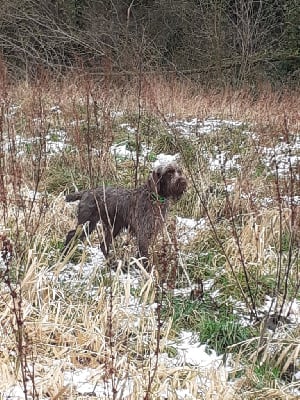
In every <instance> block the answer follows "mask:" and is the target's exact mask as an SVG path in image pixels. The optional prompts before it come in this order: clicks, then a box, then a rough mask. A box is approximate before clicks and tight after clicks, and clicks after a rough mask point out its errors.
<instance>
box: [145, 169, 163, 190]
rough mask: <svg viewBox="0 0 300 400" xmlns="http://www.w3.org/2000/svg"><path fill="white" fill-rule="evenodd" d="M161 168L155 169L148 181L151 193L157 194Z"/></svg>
mask: <svg viewBox="0 0 300 400" xmlns="http://www.w3.org/2000/svg"><path fill="white" fill-rule="evenodd" d="M161 175H162V172H161V168H159V167H158V168H155V169H154V170H153V171H152V172H151V174H150V175H149V179H148V186H149V189H150V191H151V192H153V193H158V192H159V190H160V179H161Z"/></svg>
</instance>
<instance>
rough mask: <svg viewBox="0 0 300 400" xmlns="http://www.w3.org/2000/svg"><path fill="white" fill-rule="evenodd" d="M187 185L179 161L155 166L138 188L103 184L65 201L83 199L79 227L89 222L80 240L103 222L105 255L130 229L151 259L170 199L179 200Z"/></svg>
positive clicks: (141, 252)
mask: <svg viewBox="0 0 300 400" xmlns="http://www.w3.org/2000/svg"><path fill="white" fill-rule="evenodd" d="M186 188H187V181H186V178H185V177H184V176H183V174H182V171H181V169H180V168H179V167H178V165H177V164H176V163H170V164H168V165H165V166H158V167H157V168H155V169H154V170H153V171H152V173H151V174H150V176H149V178H148V180H147V181H146V183H145V184H144V185H142V186H140V187H138V188H136V189H125V188H120V187H111V186H108V187H104V186H103V187H98V188H96V189H92V190H84V191H81V192H76V193H71V194H68V195H67V196H66V201H68V202H69V201H76V200H80V203H79V206H78V221H77V226H79V225H83V224H85V223H86V222H88V226H87V231H85V232H82V234H81V235H80V239H84V237H85V235H86V234H90V233H91V232H92V231H93V230H94V229H95V228H96V225H97V223H98V221H101V223H102V227H103V231H104V238H103V242H102V243H101V245H100V247H101V250H102V252H103V254H104V255H105V257H107V256H108V253H109V250H110V246H111V243H112V240H113V238H115V237H116V236H117V235H118V234H119V233H120V232H121V231H122V230H124V229H128V230H129V232H130V233H131V234H132V235H133V236H135V237H136V239H137V246H138V252H139V254H138V255H139V256H140V257H145V258H148V255H149V254H148V249H149V246H150V245H151V244H152V243H153V240H155V238H156V236H157V234H158V232H159V231H160V230H161V228H162V226H163V223H164V221H165V216H166V213H167V209H168V205H169V200H170V199H174V200H177V199H179V198H180V197H181V195H182V194H183V193H184V192H185V190H186ZM75 233H76V229H74V230H71V231H70V232H69V233H68V234H67V237H66V243H65V247H66V249H67V248H68V247H69V244H70V241H71V240H72V238H73V237H74V235H75Z"/></svg>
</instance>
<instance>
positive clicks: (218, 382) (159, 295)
mask: <svg viewBox="0 0 300 400" xmlns="http://www.w3.org/2000/svg"><path fill="white" fill-rule="evenodd" d="M0 93H2V95H1V96H2V97H1V98H0V100H1V102H0V106H1V118H0V167H1V168H0V198H1V203H0V214H1V218H0V250H1V257H0V274H1V296H0V309H1V314H0V337H1V344H0V346H1V347H0V349H1V351H0V377H1V379H0V399H1V400H2V399H3V400H4V399H16V400H17V399H83V398H84V399H88V398H91V399H92V398H98V399H128V400H129V399H131V400H135V399H145V400H150V399H161V400H163V399H171V400H173V399H174V400H175V399H180V400H192V399H205V400H210V399H223V400H229V399H230V400H231V399H233V400H235V399H247V400H248V399H253V400H254V399H296V398H299V396H300V355H299V353H300V325H299V323H300V295H299V286H300V280H299V279H300V276H299V267H300V259H299V243H300V235H299V224H300V212H299V206H300V186H299V178H300V176H299V174H300V162H299V161H300V124H299V121H300V115H299V114H300V112H299V110H300V101H299V94H298V93H296V92H293V91H289V90H286V91H285V90H283V89H282V90H280V91H279V90H273V89H272V88H270V87H261V88H260V89H256V90H254V89H251V88H244V89H241V90H233V89H231V88H224V89H222V90H221V89H220V90H214V89H210V90H209V89H204V88H202V87H197V86H196V84H195V83H193V82H191V81H187V80H186V81H183V80H181V81H179V80H177V79H175V78H174V79H169V80H166V79H163V78H159V77H154V76H141V77H139V78H136V79H132V80H131V81H126V82H125V81H122V82H121V81H120V82H117V83H116V82H114V81H113V80H112V79H111V77H109V76H107V77H104V78H103V79H101V80H100V81H97V80H95V79H93V78H91V77H89V76H84V75H82V76H79V75H75V76H69V77H66V78H65V80H63V81H60V82H59V81H54V80H53V79H51V78H49V77H47V76H44V77H41V78H40V80H39V81H38V82H36V83H35V84H29V83H19V84H9V82H7V80H6V79H5V74H4V73H3V74H2V80H1V82H0ZM165 159H177V160H178V162H179V163H180V164H181V165H182V167H183V169H184V172H185V174H186V176H187V177H188V181H189V187H188V191H187V192H186V193H185V194H184V196H183V197H182V198H181V199H180V201H179V202H177V203H174V204H172V207H171V209H170V213H169V216H168V221H167V223H166V227H165V229H164V232H163V233H162V235H161V237H160V238H159V240H158V241H157V243H156V244H155V246H154V247H153V249H151V265H152V266H153V268H152V272H151V273H147V272H146V271H145V270H144V268H143V265H142V263H141V262H140V260H137V259H135V258H134V257H133V256H134V255H135V254H136V244H135V241H134V240H132V239H131V238H130V237H128V235H127V234H126V232H124V234H123V235H122V236H121V237H119V238H117V240H116V242H115V243H114V251H113V252H112V255H111V257H110V258H109V259H108V260H105V259H104V258H103V256H102V254H101V251H100V249H99V243H100V240H101V227H100V226H99V229H98V232H97V233H95V234H93V235H92V236H91V237H90V238H89V239H88V240H87V241H86V242H85V243H79V244H78V246H77V245H76V246H74V248H73V249H72V251H71V252H70V253H69V254H68V256H67V257H65V258H64V257H63V256H62V249H63V244H64V240H65V235H66V233H67V232H68V231H69V230H70V229H73V228H74V224H75V218H76V204H74V203H73V204H72V203H66V202H65V201H64V196H65V194H66V193H68V192H72V191H74V190H75V189H77V188H79V189H82V188H89V187H95V186H97V185H102V184H103V183H105V184H113V185H121V186H126V187H133V186H134V185H135V183H141V182H143V181H144V180H145V178H146V177H147V176H148V174H149V172H150V171H151V169H152V167H153V165H154V163H159V162H162V161H164V160H165Z"/></svg>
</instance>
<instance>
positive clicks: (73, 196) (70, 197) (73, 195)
mask: <svg viewBox="0 0 300 400" xmlns="http://www.w3.org/2000/svg"><path fill="white" fill-rule="evenodd" d="M84 192H85V190H82V191H81V192H75V193H69V194H67V195H66V198H65V200H66V201H67V202H68V203H69V202H70V201H76V200H80V199H81V198H82V195H83V193H84Z"/></svg>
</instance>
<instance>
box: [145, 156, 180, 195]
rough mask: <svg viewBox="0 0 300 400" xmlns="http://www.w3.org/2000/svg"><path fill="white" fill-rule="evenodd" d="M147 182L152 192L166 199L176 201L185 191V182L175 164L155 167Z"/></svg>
mask: <svg viewBox="0 0 300 400" xmlns="http://www.w3.org/2000/svg"><path fill="white" fill-rule="evenodd" d="M148 182H149V186H150V189H151V191H152V192H154V193H155V194H157V195H159V196H162V197H164V198H166V199H167V198H173V199H175V200H177V199H179V198H180V197H181V196H182V194H183V193H184V192H185V191H186V189H187V180H186V178H185V176H184V175H183V173H182V169H181V168H180V167H179V166H178V164H177V163H176V162H171V163H168V164H165V165H159V166H157V167H156V168H155V169H154V170H153V171H152V173H151V175H150V177H149V181H148Z"/></svg>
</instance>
